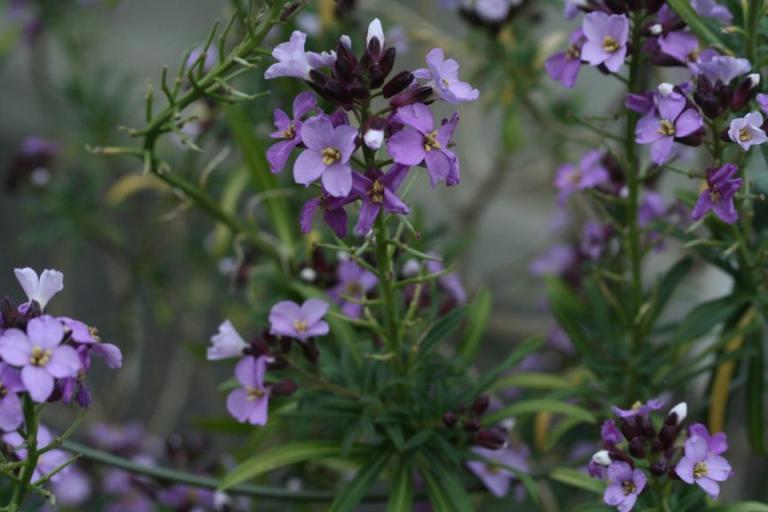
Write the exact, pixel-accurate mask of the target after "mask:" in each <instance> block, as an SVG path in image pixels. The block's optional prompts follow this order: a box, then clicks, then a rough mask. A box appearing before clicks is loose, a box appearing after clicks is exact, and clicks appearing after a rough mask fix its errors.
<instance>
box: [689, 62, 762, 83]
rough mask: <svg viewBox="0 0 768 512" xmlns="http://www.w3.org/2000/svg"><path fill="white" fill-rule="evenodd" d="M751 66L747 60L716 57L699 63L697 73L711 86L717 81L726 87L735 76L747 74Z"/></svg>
mask: <svg viewBox="0 0 768 512" xmlns="http://www.w3.org/2000/svg"><path fill="white" fill-rule="evenodd" d="M751 68H752V65H751V64H750V63H749V61H748V60H747V59H739V58H736V57H729V56H727V55H716V56H712V57H710V58H709V59H702V61H701V62H699V71H700V72H701V74H702V75H704V76H705V77H706V78H707V79H708V80H709V81H711V82H712V83H713V84H714V83H716V82H717V81H718V80H719V81H721V82H722V83H724V84H725V85H728V84H729V83H730V82H731V80H733V79H734V78H736V77H737V76H741V75H744V74H746V73H749V70H750V69H751Z"/></svg>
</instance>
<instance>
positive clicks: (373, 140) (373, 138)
mask: <svg viewBox="0 0 768 512" xmlns="http://www.w3.org/2000/svg"><path fill="white" fill-rule="evenodd" d="M363 140H365V145H366V146H368V147H369V148H371V149H379V148H380V147H381V145H382V144H383V143H384V130H368V131H367V132H365V135H364V136H363Z"/></svg>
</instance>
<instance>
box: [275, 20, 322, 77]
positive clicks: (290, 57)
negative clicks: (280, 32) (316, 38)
mask: <svg viewBox="0 0 768 512" xmlns="http://www.w3.org/2000/svg"><path fill="white" fill-rule="evenodd" d="M306 42H307V34H305V33H304V32H300V31H298V30H294V31H293V33H292V34H291V38H290V40H288V41H287V42H285V43H280V44H279V45H277V46H275V48H274V49H273V50H272V57H274V58H275V59H276V60H277V62H276V63H275V64H272V65H271V66H269V67H268V68H267V70H266V71H265V72H264V78H265V79H267V80H270V79H272V78H279V77H284V76H285V77H293V78H300V79H302V80H307V79H309V72H310V71H311V70H312V66H310V64H309V61H308V60H307V53H306V51H305V50H304V45H305V44H306Z"/></svg>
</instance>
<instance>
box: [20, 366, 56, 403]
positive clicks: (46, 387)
mask: <svg viewBox="0 0 768 512" xmlns="http://www.w3.org/2000/svg"><path fill="white" fill-rule="evenodd" d="M21 381H22V382H23V383H24V387H25V388H26V389H27V392H28V393H29V396H30V397H32V400H34V401H35V402H38V403H42V402H45V401H46V400H48V397H49V396H51V393H52V392H53V377H51V374H50V373H48V372H47V371H46V370H45V368H41V367H39V366H32V365H29V366H25V367H24V368H23V369H22V370H21Z"/></svg>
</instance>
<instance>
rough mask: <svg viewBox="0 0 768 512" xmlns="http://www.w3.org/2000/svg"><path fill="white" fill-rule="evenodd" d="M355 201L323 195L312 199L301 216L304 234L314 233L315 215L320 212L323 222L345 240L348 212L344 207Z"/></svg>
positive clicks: (300, 221)
mask: <svg viewBox="0 0 768 512" xmlns="http://www.w3.org/2000/svg"><path fill="white" fill-rule="evenodd" d="M353 200H354V197H353V196H348V197H333V196H331V195H329V194H327V193H323V194H322V195H321V196H320V197H316V198H314V199H310V200H309V201H307V202H306V203H304V206H302V208H301V213H300V214H299V224H300V226H301V232H302V233H309V232H311V231H312V221H313V220H314V218H315V214H316V213H317V211H318V210H320V211H321V212H322V214H323V220H324V221H325V223H326V224H328V227H330V228H331V229H332V230H333V232H334V233H336V236H338V237H339V238H344V237H345V236H347V212H346V211H345V210H344V205H346V204H347V203H350V202H352V201H353Z"/></svg>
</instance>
